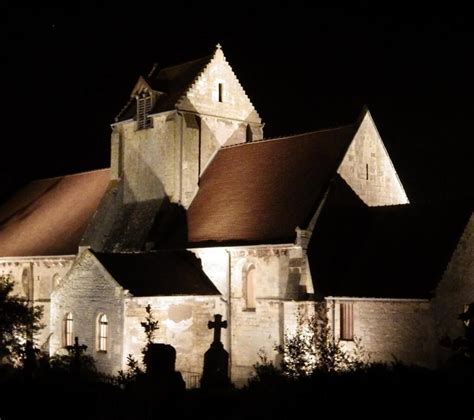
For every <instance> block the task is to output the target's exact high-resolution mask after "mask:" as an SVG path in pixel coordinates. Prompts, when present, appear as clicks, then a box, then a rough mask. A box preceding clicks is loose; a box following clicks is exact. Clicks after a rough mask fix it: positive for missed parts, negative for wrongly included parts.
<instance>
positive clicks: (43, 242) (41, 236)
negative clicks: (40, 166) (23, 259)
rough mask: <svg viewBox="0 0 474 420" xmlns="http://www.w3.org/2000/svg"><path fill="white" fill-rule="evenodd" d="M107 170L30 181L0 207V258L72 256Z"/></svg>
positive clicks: (103, 188) (106, 178) (106, 179)
mask: <svg viewBox="0 0 474 420" xmlns="http://www.w3.org/2000/svg"><path fill="white" fill-rule="evenodd" d="M109 179H110V169H101V170H97V171H92V172H85V173H80V174H75V175H68V176H62V177H57V178H48V179H41V180H38V181H33V182H31V183H29V184H28V185H26V186H25V187H24V188H22V189H21V190H19V191H18V192H17V193H16V194H15V195H13V196H12V197H11V199H10V200H8V201H7V202H6V203H4V204H3V205H2V206H1V207H0V256H2V257H3V256H31V255H66V254H75V253H76V252H77V248H78V246H79V241H80V239H81V237H82V235H83V233H84V231H85V229H86V227H87V225H88V223H89V221H90V219H91V218H92V216H93V215H94V213H95V211H96V209H97V207H98V205H99V202H100V200H101V198H102V196H103V195H104V193H105V191H106V189H107V186H108V184H109Z"/></svg>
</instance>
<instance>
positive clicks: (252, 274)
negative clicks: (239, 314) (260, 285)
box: [244, 265, 257, 311]
mask: <svg viewBox="0 0 474 420" xmlns="http://www.w3.org/2000/svg"><path fill="white" fill-rule="evenodd" d="M255 283H256V270H255V267H254V266H253V265H251V266H250V267H249V268H248V269H247V272H246V273H245V279H244V296H245V309H247V310H252V311H254V310H255V308H256V307H257V299H256V294H255Z"/></svg>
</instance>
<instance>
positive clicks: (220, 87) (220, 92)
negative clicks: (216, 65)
mask: <svg viewBox="0 0 474 420" xmlns="http://www.w3.org/2000/svg"><path fill="white" fill-rule="evenodd" d="M218 95H219V102H224V85H223V84H222V83H219V85H218Z"/></svg>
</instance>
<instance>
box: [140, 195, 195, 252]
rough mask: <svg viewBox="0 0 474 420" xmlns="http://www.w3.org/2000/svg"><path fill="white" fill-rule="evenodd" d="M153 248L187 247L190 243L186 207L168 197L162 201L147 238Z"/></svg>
mask: <svg viewBox="0 0 474 420" xmlns="http://www.w3.org/2000/svg"><path fill="white" fill-rule="evenodd" d="M146 243H147V244H150V246H151V247H152V248H151V249H165V248H168V249H169V248H185V247H186V246H187V243H188V220H187V214H186V209H185V208H184V207H183V206H182V205H181V204H178V203H172V202H170V200H169V198H168V197H165V198H164V199H163V201H162V204H161V207H160V210H159V211H158V213H157V214H156V216H155V218H154V221H153V224H152V226H151V228H150V230H149V232H148V237H147V240H146Z"/></svg>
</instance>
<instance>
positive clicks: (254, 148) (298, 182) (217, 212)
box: [188, 126, 354, 245]
mask: <svg viewBox="0 0 474 420" xmlns="http://www.w3.org/2000/svg"><path fill="white" fill-rule="evenodd" d="M353 134H354V127H353V126H347V127H341V128H335V129H330V130H322V131H317V132H313V133H307V134H301V135H296V136H292V137H284V138H279V139H273V140H263V141H257V142H253V143H247V144H242V145H236V146H231V147H228V148H223V149H221V150H220V151H219V152H218V153H217V155H216V156H215V158H214V159H213V160H212V162H211V163H210V164H209V166H208V167H207V169H206V170H205V172H204V173H203V175H202V177H201V180H200V184H199V185H200V186H199V191H198V193H197V195H196V197H195V198H194V200H193V202H192V204H191V206H190V208H189V210H188V235H189V241H190V243H192V244H200V245H213V244H219V243H221V244H222V243H225V244H250V243H261V244H264V243H272V242H273V243H276V242H279V243H282V242H291V241H293V240H294V238H295V228H296V227H297V226H299V227H301V228H303V227H305V226H306V225H307V223H308V222H309V220H310V219H311V217H312V215H313V214H314V212H315V210H316V208H317V206H318V203H319V202H320V200H321V198H322V196H323V195H324V193H325V191H326V188H327V186H328V185H329V181H330V180H331V178H332V177H333V176H334V175H335V173H336V170H337V168H338V166H339V164H340V162H341V160H342V159H343V157H344V154H345V152H346V150H347V148H348V146H349V144H350V142H351V140H352V137H353Z"/></svg>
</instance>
